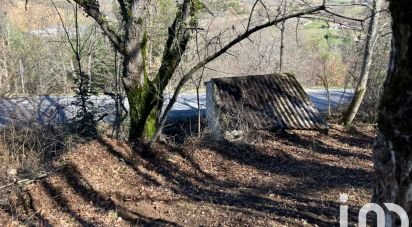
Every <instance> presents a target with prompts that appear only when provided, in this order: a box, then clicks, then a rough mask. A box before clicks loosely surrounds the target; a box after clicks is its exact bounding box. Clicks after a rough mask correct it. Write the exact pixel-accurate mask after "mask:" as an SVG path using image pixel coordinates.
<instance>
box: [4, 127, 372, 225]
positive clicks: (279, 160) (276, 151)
mask: <svg viewBox="0 0 412 227" xmlns="http://www.w3.org/2000/svg"><path fill="white" fill-rule="evenodd" d="M374 136H375V130H374V129H373V127H372V126H369V125H368V126H365V125H362V126H360V127H359V126H358V127H352V128H344V127H341V126H338V125H331V130H330V131H329V135H324V134H321V133H318V132H313V131H288V132H286V133H282V134H277V135H274V134H268V133H263V132H262V133H260V134H259V133H257V134H255V136H254V139H253V138H249V139H248V142H245V141H237V142H228V141H225V142H210V141H209V140H207V139H197V138H196V139H195V138H192V139H189V140H187V141H186V142H185V143H184V144H180V145H166V144H157V145H155V146H154V147H153V148H152V149H151V152H148V148H144V146H140V145H136V146H135V150H137V152H138V153H139V154H140V155H138V154H137V153H136V151H132V150H131V149H130V148H129V146H127V145H126V144H123V143H120V142H117V141H115V140H111V139H108V138H102V139H97V140H93V141H89V142H87V143H84V144H81V145H76V148H75V149H74V150H73V151H71V152H68V153H66V154H64V155H62V156H61V157H59V159H58V160H56V161H55V162H54V164H53V165H54V167H55V168H56V169H58V171H57V172H56V173H54V174H52V175H51V176H49V177H47V178H45V179H42V180H40V181H37V182H35V183H32V184H29V185H26V186H25V187H23V188H9V189H7V190H5V189H2V190H3V191H0V192H1V193H6V191H7V193H9V197H8V199H9V200H8V201H9V202H8V205H5V204H2V205H1V206H0V225H1V226H19V225H21V224H25V225H30V224H33V225H39V226H49V225H53V226H89V225H90V226H96V225H97V226H130V225H136V224H137V225H144V226H158V225H166V226H235V225H250V226H333V225H338V223H339V206H340V205H341V204H340V202H339V197H340V193H347V194H348V195H349V200H348V203H347V204H348V205H349V217H350V222H356V221H357V211H358V210H359V209H360V207H361V206H363V205H364V204H366V203H368V202H369V201H370V198H371V193H372V187H373V164H372V151H371V148H372V143H373V138H374ZM148 153H149V154H148ZM141 154H146V155H141ZM0 190H1V189H0Z"/></svg>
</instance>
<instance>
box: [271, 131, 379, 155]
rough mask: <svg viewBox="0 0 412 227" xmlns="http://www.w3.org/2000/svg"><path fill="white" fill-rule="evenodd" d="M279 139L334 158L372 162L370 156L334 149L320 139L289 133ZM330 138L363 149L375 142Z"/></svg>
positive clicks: (339, 137) (281, 135)
mask: <svg viewBox="0 0 412 227" xmlns="http://www.w3.org/2000/svg"><path fill="white" fill-rule="evenodd" d="M278 137H279V138H280V139H281V141H280V142H282V143H285V144H287V145H290V146H301V147H313V148H314V149H313V151H314V152H317V153H321V154H329V155H334V156H339V157H353V158H358V159H362V160H365V161H371V160H372V157H371V156H370V155H366V154H359V153H353V152H349V151H346V150H342V149H337V148H333V147H331V146H328V145H327V144H325V143H324V142H322V141H321V140H319V139H309V138H306V137H304V136H299V135H296V134H293V133H288V132H285V133H283V134H280V135H278ZM330 137H331V138H333V139H336V140H337V141H339V142H341V143H346V144H348V145H350V146H359V145H363V146H362V147H366V146H367V145H368V144H371V143H372V141H373V140H372V139H371V140H367V139H358V138H345V137H343V136H339V135H330Z"/></svg>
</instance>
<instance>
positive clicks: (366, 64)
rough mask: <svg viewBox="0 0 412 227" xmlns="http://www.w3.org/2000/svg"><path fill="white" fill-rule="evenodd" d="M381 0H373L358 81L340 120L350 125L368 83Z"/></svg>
mask: <svg viewBox="0 0 412 227" xmlns="http://www.w3.org/2000/svg"><path fill="white" fill-rule="evenodd" d="M382 2H383V0H374V1H373V8H372V12H371V13H372V15H371V19H370V22H369V26H368V34H367V37H366V43H365V52H364V54H363V61H362V66H361V72H360V78H359V83H358V86H357V87H356V90H355V94H354V96H353V98H352V101H351V103H350V105H349V107H348V109H347V110H346V113H345V115H344V117H343V120H342V122H343V124H344V125H350V124H351V123H352V121H353V119H354V118H355V116H356V114H357V113H358V110H359V107H360V105H361V103H362V100H363V97H364V96H365V92H366V85H367V83H368V79H369V73H370V69H371V65H372V56H373V48H374V44H375V39H376V34H377V27H378V21H379V14H380V10H381V5H382Z"/></svg>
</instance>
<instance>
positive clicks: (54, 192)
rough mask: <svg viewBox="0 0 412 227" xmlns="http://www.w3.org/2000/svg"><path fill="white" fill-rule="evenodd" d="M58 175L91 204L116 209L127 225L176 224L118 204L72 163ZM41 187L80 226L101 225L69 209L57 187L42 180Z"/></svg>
mask: <svg viewBox="0 0 412 227" xmlns="http://www.w3.org/2000/svg"><path fill="white" fill-rule="evenodd" d="M60 176H62V177H64V179H65V181H66V182H67V183H68V184H69V185H70V187H71V188H72V189H73V190H74V192H75V193H76V194H77V195H78V196H80V197H81V198H82V199H83V200H84V201H86V202H87V203H90V204H93V206H95V207H97V208H99V210H103V211H105V212H110V211H114V210H115V211H116V212H117V214H118V215H119V217H121V218H122V219H123V220H125V221H126V222H127V223H128V224H129V225H139V226H177V224H175V223H173V222H169V221H166V220H161V219H152V218H149V217H145V216H142V215H140V214H138V213H136V212H133V211H131V210H129V209H127V208H125V207H123V206H122V205H120V204H116V203H115V202H114V201H113V200H112V199H111V198H108V197H106V196H104V195H102V194H100V193H99V192H98V191H96V190H95V189H93V186H92V185H90V184H89V183H88V182H87V181H86V180H85V179H84V178H83V177H82V175H81V173H80V172H79V170H78V169H77V167H76V166H75V165H73V164H67V165H66V166H65V167H64V168H63V169H62V170H61V172H60ZM41 184H42V186H43V188H44V189H45V191H46V192H47V193H48V194H49V198H53V200H54V201H55V202H56V203H57V204H58V206H59V207H60V208H62V209H63V210H64V211H65V213H67V214H68V215H69V216H70V217H73V218H74V219H75V220H76V221H77V222H78V223H79V224H81V225H82V226H96V225H103V223H96V222H95V221H93V222H91V221H88V220H86V219H84V218H83V217H82V216H81V215H79V214H78V213H76V212H74V211H72V210H71V208H70V207H69V206H68V204H69V203H68V200H67V199H66V198H65V197H64V196H63V195H62V194H61V192H60V191H59V189H57V188H56V187H54V186H53V185H52V184H50V183H49V182H47V181H43V182H42V183H41Z"/></svg>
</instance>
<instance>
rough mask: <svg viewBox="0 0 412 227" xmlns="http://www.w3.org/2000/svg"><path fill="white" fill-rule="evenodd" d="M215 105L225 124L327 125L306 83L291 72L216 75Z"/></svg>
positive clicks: (256, 126)
mask: <svg viewBox="0 0 412 227" xmlns="http://www.w3.org/2000/svg"><path fill="white" fill-rule="evenodd" d="M211 82H212V83H213V86H214V89H213V90H214V93H215V94H214V100H215V107H216V108H217V109H218V110H219V116H220V118H221V119H220V122H221V124H224V125H223V127H225V128H227V127H229V128H232V129H235V128H236V127H238V126H237V125H239V124H247V127H249V128H254V129H316V130H322V129H327V128H328V126H327V123H326V122H325V121H324V120H323V118H322V116H321V115H320V114H319V112H318V111H317V110H316V109H315V108H314V106H313V104H312V103H311V101H310V99H309V97H308V95H307V94H306V92H305V91H304V90H303V88H302V86H301V85H300V84H299V82H298V81H297V80H296V78H295V77H294V76H293V75H291V74H268V75H254V76H241V77H226V78H214V79H212V80H211Z"/></svg>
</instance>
